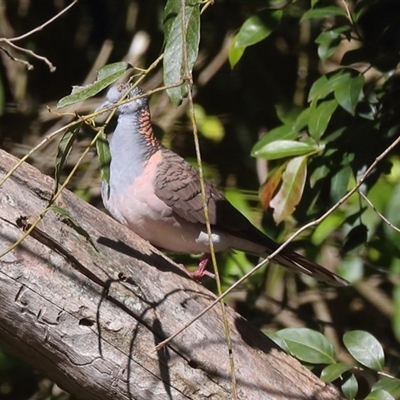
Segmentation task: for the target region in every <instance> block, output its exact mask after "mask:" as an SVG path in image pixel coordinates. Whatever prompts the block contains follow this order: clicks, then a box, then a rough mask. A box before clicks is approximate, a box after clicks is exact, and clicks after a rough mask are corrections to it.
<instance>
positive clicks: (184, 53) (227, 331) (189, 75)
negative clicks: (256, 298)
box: [181, 0, 238, 400]
mask: <svg viewBox="0 0 400 400" xmlns="http://www.w3.org/2000/svg"><path fill="white" fill-rule="evenodd" d="M185 7H186V0H181V32H182V64H183V68H184V79H185V85H186V86H187V90H188V102H189V113H190V118H191V122H192V128H193V137H194V144H195V149H196V157H197V164H198V171H199V178H200V190H201V199H202V202H203V210H204V217H205V220H206V228H207V235H208V240H209V242H210V244H209V246H210V254H211V260H212V264H213V269H214V274H215V280H216V283H217V291H218V294H219V295H221V294H222V286H221V279H220V276H219V271H218V266H217V260H216V257H215V249H214V243H213V240H212V231H211V224H210V216H209V213H208V207H207V196H206V190H205V185H204V175H203V168H202V160H201V151H200V145H199V136H198V132H197V123H196V115H195V111H194V105H193V96H192V84H193V78H192V72H191V71H190V69H189V65H188V55H187V47H186V46H187V43H186V18H185ZM220 306H221V314H222V320H223V325H224V332H225V339H226V344H227V347H228V357H229V367H230V376H231V378H232V381H231V385H232V396H233V399H234V400H237V399H238V394H237V382H236V376H235V361H234V358H233V349H232V338H231V332H230V328H229V322H228V317H227V315H226V309H225V304H224V302H223V301H222V300H221V302H220Z"/></svg>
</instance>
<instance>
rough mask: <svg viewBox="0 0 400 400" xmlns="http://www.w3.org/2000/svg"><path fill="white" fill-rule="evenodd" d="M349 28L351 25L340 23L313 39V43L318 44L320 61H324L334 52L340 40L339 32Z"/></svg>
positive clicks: (346, 30)
mask: <svg viewBox="0 0 400 400" xmlns="http://www.w3.org/2000/svg"><path fill="white" fill-rule="evenodd" d="M350 30H351V27H350V26H349V25H340V26H339V27H335V28H332V29H329V30H327V31H325V32H322V33H320V34H319V36H318V37H317V39H315V43H318V44H319V46H318V55H319V58H320V59H321V60H322V61H325V60H326V59H327V58H329V57H330V56H331V55H332V54H333V53H335V51H336V49H337V48H338V46H339V44H340V43H341V41H342V36H341V34H342V33H344V32H348V31H350Z"/></svg>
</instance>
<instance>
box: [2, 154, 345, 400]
mask: <svg viewBox="0 0 400 400" xmlns="http://www.w3.org/2000/svg"><path fill="white" fill-rule="evenodd" d="M16 162H17V160H16V159H15V158H14V157H12V156H10V155H8V154H7V153H5V152H3V151H0V177H1V176H3V175H5V174H6V173H7V171H9V170H10V169H11V168H12V167H13V165H15V163H16ZM53 187H54V181H53V180H52V179H50V178H49V177H45V176H43V175H42V174H41V173H40V172H39V171H38V170H36V169H35V168H33V167H31V166H29V165H28V164H23V165H22V166H21V167H20V168H19V169H18V170H16V171H15V172H14V174H13V175H12V176H11V177H10V178H8V179H7V180H6V181H5V182H4V184H3V186H2V187H1V188H0V251H1V252H3V251H5V250H6V249H7V248H8V247H9V246H10V245H12V244H13V243H14V242H15V241H16V240H17V239H18V238H19V237H20V236H21V235H22V233H23V229H26V227H28V226H29V222H30V220H31V219H35V217H36V216H37V215H38V214H39V213H40V211H41V210H42V209H43V208H44V207H46V206H47V204H48V202H49V200H50V198H51V195H52V188H53ZM58 206H59V207H63V208H65V209H67V210H68V212H69V213H70V214H71V216H72V217H73V218H74V220H75V221H76V222H78V223H79V224H80V226H81V227H82V228H83V229H85V230H86V231H87V232H88V233H89V234H90V236H91V238H92V240H93V241H94V243H95V245H96V248H97V249H98V251H96V249H95V248H94V247H93V246H92V245H91V244H90V243H89V242H88V241H86V239H84V237H83V236H81V235H80V234H79V233H78V232H77V231H76V230H74V228H73V227H71V225H70V223H69V222H68V221H67V220H65V219H64V218H63V217H62V216H60V215H58V214H55V213H53V212H48V213H47V214H46V215H45V217H44V218H43V220H42V221H41V222H40V223H39V225H38V226H37V228H35V229H34V230H33V232H32V234H31V236H29V237H27V238H26V239H25V240H24V241H23V242H22V244H20V245H19V246H18V247H17V248H16V249H14V250H13V251H12V252H10V253H8V254H7V255H6V256H4V257H3V258H2V259H1V260H0V345H1V346H2V347H7V348H8V349H10V350H12V351H13V352H14V353H16V354H17V355H19V356H20V357H21V358H22V359H24V360H25V361H27V362H29V363H31V364H32V365H33V366H34V367H35V368H37V369H39V370H41V371H43V372H44V373H45V374H46V375H47V376H49V377H50V378H51V379H52V380H54V381H55V382H56V383H57V384H58V385H59V386H61V387H62V388H64V389H65V390H67V391H69V392H71V393H73V394H74V395H75V396H76V397H78V398H83V399H86V400H91V399H103V400H108V399H113V400H114V399H145V400H149V399H205V398H218V399H230V398H231V394H230V377H229V355H228V352H227V350H226V342H225V338H224V330H223V325H222V322H221V316H220V310H219V309H217V308H213V309H211V310H210V311H209V312H208V313H207V314H206V315H205V316H203V317H202V318H201V319H199V320H198V321H197V322H196V323H194V324H193V325H191V326H190V328H188V329H187V330H185V331H184V332H183V333H182V334H181V335H179V336H178V337H177V338H175V339H174V340H173V341H172V342H171V343H170V344H169V345H168V346H165V347H164V348H162V349H161V350H159V351H158V352H156V351H155V346H156V345H157V344H158V343H159V342H160V341H162V340H163V339H164V338H166V337H168V336H169V335H171V334H172V333H173V332H174V331H175V330H176V329H177V328H179V327H180V326H183V325H184V324H185V323H187V322H188V321H189V320H190V319H192V318H193V316H195V315H196V314H198V313H199V311H201V310H202V309H204V308H205V307H206V306H207V305H208V304H210V303H211V302H212V301H213V300H214V299H215V296H214V295H213V294H212V293H210V292H209V291H208V290H206V289H205V288H203V287H202V286H201V285H200V284H198V283H196V282H194V281H193V280H191V279H190V278H189V276H188V275H187V274H186V273H185V272H184V271H182V270H181V269H179V268H178V267H177V266H176V265H174V264H173V263H172V262H171V261H169V260H168V259H167V258H166V257H164V256H163V255H162V254H161V253H159V252H158V251H157V250H156V249H154V248H153V247H151V246H150V245H149V244H148V243H147V242H145V241H143V240H142V239H140V238H138V237H137V236H136V235H135V234H133V233H132V232H131V231H129V230H128V229H126V228H125V227H123V226H121V225H120V224H118V223H117V222H115V221H114V220H112V219H111V218H109V217H108V216H106V215H105V214H103V213H102V212H100V211H98V210H97V209H95V208H93V207H92V206H90V205H88V204H86V203H85V202H83V201H82V200H80V199H78V198H77V197H76V196H75V195H73V194H72V193H70V192H68V191H64V192H63V193H62V195H61V197H60V200H59V204H58ZM227 316H228V320H229V325H230V330H231V335H232V347H233V357H234V359H235V368H236V378H237V388H238V395H239V398H241V399H249V400H251V399H257V400H259V399H271V398H274V399H317V398H318V399H339V398H341V397H340V395H339V393H338V392H337V390H336V389H335V388H334V387H333V386H332V385H326V384H325V383H323V382H321V381H320V380H319V379H318V378H317V377H315V376H314V375H313V374H312V373H311V372H309V371H308V370H307V369H306V368H304V367H302V366H301V365H300V364H299V363H298V362H297V361H296V360H294V359H292V358H291V357H290V356H288V355H287V354H285V353H284V352H283V351H281V350H280V349H278V348H277V347H276V346H275V345H274V344H273V343H272V342H271V341H270V340H269V339H268V338H267V337H266V336H265V335H263V334H262V333H261V332H259V331H257V330H256V329H254V328H252V327H251V326H249V324H248V323H247V322H246V321H245V320H244V319H243V318H242V317H240V316H239V315H238V314H236V313H235V312H234V311H233V310H231V309H229V308H228V307H227Z"/></svg>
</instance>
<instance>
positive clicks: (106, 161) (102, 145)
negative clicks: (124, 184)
mask: <svg viewBox="0 0 400 400" xmlns="http://www.w3.org/2000/svg"><path fill="white" fill-rule="evenodd" d="M96 149H97V156H98V159H99V167H100V174H101V179H102V180H103V181H104V182H105V183H107V184H109V183H110V163H111V153H110V148H109V145H108V141H107V138H106V135H104V134H103V135H102V136H101V137H99V138H98V139H97V141H96ZM108 191H110V188H109V187H108ZM109 195H110V193H108V196H107V197H109Z"/></svg>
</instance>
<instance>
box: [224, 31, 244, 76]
mask: <svg viewBox="0 0 400 400" xmlns="http://www.w3.org/2000/svg"><path fill="white" fill-rule="evenodd" d="M236 40H237V35H236V36H235V38H234V39H233V41H232V44H231V47H230V48H229V56H228V57H229V64H230V66H231V68H233V67H234V66H235V65H236V64H237V63H238V62H239V60H240V59H241V58H242V55H243V53H244V51H245V50H246V47H238V46H237V45H236Z"/></svg>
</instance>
